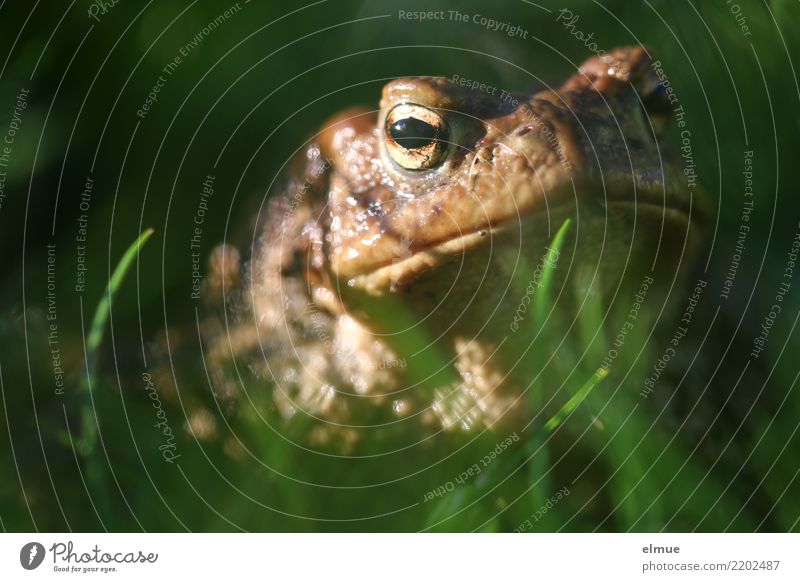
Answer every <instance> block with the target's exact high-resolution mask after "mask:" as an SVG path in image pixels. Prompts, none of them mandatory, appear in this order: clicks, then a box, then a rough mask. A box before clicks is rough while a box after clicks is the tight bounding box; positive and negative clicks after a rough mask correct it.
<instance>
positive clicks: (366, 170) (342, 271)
mask: <svg viewBox="0 0 800 582" xmlns="http://www.w3.org/2000/svg"><path fill="white" fill-rule="evenodd" d="M670 114H671V111H670V107H669V103H667V102H666V100H665V95H664V94H663V87H662V86H661V85H659V82H658V78H657V77H656V76H655V74H654V72H653V71H652V69H651V59H650V56H649V54H648V51H647V50H646V49H645V48H644V47H639V46H637V47H626V48H619V49H616V50H614V51H611V52H609V53H606V54H604V55H602V56H598V57H593V58H590V59H589V60H588V61H586V62H585V63H584V64H583V65H582V66H581V67H580V69H579V70H578V71H577V73H576V74H575V75H573V76H572V77H570V78H569V79H567V81H566V82H565V83H564V84H563V85H561V86H560V87H555V88H549V89H546V90H542V91H539V92H536V93H535V94H533V95H527V96H522V95H520V96H517V97H513V98H511V97H509V96H504V98H502V99H501V98H499V97H498V96H496V95H490V94H486V93H481V92H479V91H476V90H473V89H470V88H464V87H461V86H460V85H459V84H458V83H454V82H453V81H451V80H449V79H446V78H434V77H423V78H403V79H396V80H393V81H391V82H390V83H388V84H387V85H386V86H385V87H384V88H383V94H382V98H381V100H380V109H379V110H378V111H377V112H376V111H374V110H370V109H369V108H367V109H351V110H347V111H344V112H342V113H340V114H339V115H337V116H335V117H334V118H333V119H332V120H331V121H329V122H328V123H326V124H325V125H324V127H323V128H322V130H321V131H320V132H319V133H318V134H317V135H316V136H314V138H313V139H311V140H310V141H309V142H308V144H307V146H306V147H305V148H304V149H303V150H302V151H301V152H300V154H299V155H298V156H296V159H294V161H293V162H292V164H293V165H292V167H291V169H290V171H289V172H288V177H287V179H286V184H285V187H284V189H283V191H282V193H281V194H280V195H277V196H271V197H270V199H269V201H268V204H267V207H266V211H265V213H264V218H263V220H261V221H260V224H261V226H260V227H259V228H258V233H259V236H258V237H257V238H256V239H255V240H254V241H253V243H252V245H251V249H250V253H249V255H250V259H249V260H248V261H247V262H246V263H245V266H242V267H240V266H239V252H238V251H237V250H235V249H233V248H232V247H230V246H221V247H219V248H218V249H216V250H215V252H214V254H213V256H212V258H211V265H212V268H211V272H210V275H209V277H208V279H207V281H206V294H207V296H208V297H218V296H223V299H222V300H223V302H224V310H223V311H222V312H221V313H223V317H220V318H218V319H216V320H214V322H212V323H209V324H207V325H206V326H205V332H206V347H207V354H208V355H207V357H208V360H209V362H210V367H211V368H212V370H213V375H214V377H215V383H216V385H217V388H218V390H219V391H220V393H221V394H223V395H226V394H227V395H234V394H236V393H237V391H240V390H241V388H242V385H241V382H242V377H243V374H250V375H252V376H253V379H254V381H253V382H252V383H249V387H253V386H256V387H263V390H264V392H267V391H268V392H269V394H270V398H271V399H273V401H274V405H275V407H277V409H278V410H279V411H280V413H281V414H282V415H283V416H285V417H286V418H292V417H295V416H297V415H302V416H304V417H307V418H311V419H313V422H314V423H315V424H316V425H317V428H315V429H313V430H312V431H311V434H312V435H314V436H312V438H311V440H312V441H314V440H315V441H317V442H325V441H326V440H330V439H332V438H341V437H342V435H343V434H348V431H349V434H350V435H351V436H352V437H353V438H356V436H357V434H358V433H359V430H360V429H362V430H363V428H364V427H378V426H386V425H390V424H392V423H405V422H410V421H414V422H419V425H420V426H426V427H429V428H430V430H443V429H449V430H472V429H475V428H477V427H497V426H502V425H504V424H507V423H509V422H512V423H518V422H520V421H524V420H525V419H527V418H529V417H530V416H531V415H532V414H533V413H535V412H536V411H535V410H532V409H531V404H530V402H531V400H530V399H528V398H526V397H525V392H526V390H528V389H529V388H530V381H531V377H530V369H529V368H526V367H525V366H521V365H520V362H521V361H522V360H523V359H524V358H525V357H526V353H527V352H526V350H527V349H529V347H530V345H529V344H530V342H529V341H528V340H527V339H525V338H524V336H523V335H522V334H519V333H516V334H515V330H514V328H513V326H512V325H511V324H512V323H513V320H514V314H515V312H518V311H519V308H520V305H524V304H525V293H526V292H525V289H532V290H534V291H536V290H538V289H539V287H540V285H539V283H540V280H536V281H535V282H536V284H535V285H531V284H529V280H530V281H533V279H531V273H533V272H534V269H535V266H536V265H542V264H543V257H545V255H547V253H548V252H549V255H548V256H549V258H548V259H547V261H546V263H547V264H548V265H549V266H550V267H552V269H551V272H552V273H553V275H552V279H553V280H552V281H550V285H551V286H552V291H551V292H552V294H553V295H560V294H563V293H562V291H564V290H566V289H567V288H568V286H567V282H568V281H570V280H572V279H574V278H576V277H578V276H579V275H580V276H584V275H586V274H587V273H588V278H587V280H588V281H590V282H591V283H592V284H591V285H590V287H591V288H592V289H594V290H595V291H596V292H597V293H600V294H601V295H602V296H603V297H604V298H606V301H607V302H608V301H613V300H614V298H615V297H619V296H620V295H621V294H622V293H623V291H622V290H624V289H625V288H626V287H625V282H626V281H627V280H635V281H636V285H637V286H638V285H639V282H640V281H641V274H642V273H647V272H656V273H658V274H659V281H658V282H657V283H658V284H661V285H663V286H664V287H667V286H669V283H670V282H671V281H672V280H673V279H674V277H675V274H676V273H677V272H678V270H679V267H680V264H681V263H682V262H685V256H686V255H687V253H689V252H690V249H691V244H692V243H691V241H692V240H694V238H696V237H695V236H694V235H693V232H694V231H696V230H697V228H696V227H695V228H692V226H693V225H694V224H695V223H696V222H697V217H698V212H697V210H696V206H697V205H696V204H695V210H694V211H693V204H692V203H693V200H692V195H691V194H690V192H689V190H688V189H687V188H686V181H685V179H684V177H683V175H682V173H681V171H680V168H679V167H678V166H677V164H676V163H675V162H674V160H673V158H672V156H671V155H670V154H669V153H667V151H668V150H669V147H668V146H667V145H666V142H665V140H664V139H663V134H664V130H665V127H666V126H667V125H668V121H669V117H670ZM568 219H569V222H568V223H567V226H568V228H563V229H562V227H564V225H565V223H566V221H567V220H568ZM559 230H563V232H564V233H565V240H564V241H563V244H562V245H561V247H560V248H559V249H555V248H554V247H553V239H554V237H555V235H556V233H557V232H558V231H559ZM548 249H549V251H548ZM556 259H557V260H556ZM520 279H521V280H522V283H521V285H520V283H519V281H520ZM526 284H527V286H526ZM629 297H630V296H629V295H628V296H627V298H628V299H629ZM528 299H529V300H530V298H528ZM626 300H627V299H626ZM566 305H567V306H566V307H563V306H562V307H559V308H562V309H569V308H570V307H568V305H569V304H566ZM532 317H533V314H532V313H531V312H530V311H528V312H527V313H526V316H525V318H524V319H526V320H527V321H530V319H531V318H532ZM517 323H519V319H518V320H517ZM231 364H235V370H236V372H235V373H234V372H232V371H231V370H232V367H231ZM531 389H535V387H534V388H531ZM249 397H250V398H253V399H255V398H259V397H261V396H258V395H255V394H252V393H251V394H249ZM406 426H407V425H406ZM333 435H337V436H336V437H334V436H333Z"/></svg>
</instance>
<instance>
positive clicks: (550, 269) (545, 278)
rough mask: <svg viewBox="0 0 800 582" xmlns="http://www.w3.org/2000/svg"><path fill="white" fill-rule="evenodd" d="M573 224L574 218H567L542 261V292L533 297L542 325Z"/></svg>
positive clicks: (537, 319)
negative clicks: (563, 250)
mask: <svg viewBox="0 0 800 582" xmlns="http://www.w3.org/2000/svg"><path fill="white" fill-rule="evenodd" d="M571 226H572V219H571V218H567V219H566V220H565V221H564V223H563V224H562V225H561V227H560V228H559V229H558V232H556V235H555V236H554V237H553V242H551V243H550V247H549V248H548V249H547V253H546V254H545V256H544V260H543V261H542V263H543V264H542V278H541V281H540V282H539V284H540V292H539V293H537V294H536V295H535V297H534V298H533V314H534V319H535V320H536V321H537V322H539V325H540V326H541V325H542V322H543V321H544V319H545V315H546V314H547V310H548V308H549V306H550V305H551V298H550V296H551V295H552V293H551V291H552V286H553V277H554V276H555V271H556V264H557V263H558V258H559V255H560V254H561V248H562V247H563V246H564V241H565V240H566V238H567V233H568V232H569V229H570V227H571Z"/></svg>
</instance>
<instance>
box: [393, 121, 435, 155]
mask: <svg viewBox="0 0 800 582" xmlns="http://www.w3.org/2000/svg"><path fill="white" fill-rule="evenodd" d="M389 136H390V137H391V138H392V139H393V140H394V141H395V142H397V143H398V144H399V145H401V146H402V147H404V148H405V149H407V150H415V149H417V148H424V147H425V146H428V145H430V144H432V143H433V142H434V141H436V127H434V126H433V125H431V124H430V123H426V122H424V121H422V120H421V119H417V118H416V117H406V118H405V119H401V120H399V121H395V122H394V123H393V124H392V125H390V126H389Z"/></svg>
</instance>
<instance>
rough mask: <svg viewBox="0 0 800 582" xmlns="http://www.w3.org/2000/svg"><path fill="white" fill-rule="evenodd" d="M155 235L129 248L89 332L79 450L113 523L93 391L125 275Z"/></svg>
mask: <svg viewBox="0 0 800 582" xmlns="http://www.w3.org/2000/svg"><path fill="white" fill-rule="evenodd" d="M152 234H153V230H152V229H148V230H146V231H145V232H143V233H142V234H141V236H139V238H137V239H136V240H135V241H134V242H133V244H131V246H129V247H128V250H127V251H125V254H124V255H123V256H122V258H121V259H120V261H119V263H117V266H116V268H115V269H114V272H113V274H112V275H111V278H110V279H109V280H108V285H107V286H106V290H105V292H104V294H103V297H102V298H101V299H100V302H99V303H98V305H97V309H96V310H95V312H94V318H93V319H92V325H91V328H90V329H89V336H88V339H87V341H86V370H85V373H84V375H83V378H82V379H81V383H80V387H79V398H80V400H81V413H80V418H81V433H80V439H79V441H78V444H77V449H78V452H79V453H80V455H81V456H82V457H83V458H84V459H85V462H86V478H87V482H88V483H89V484H90V485H91V489H92V492H93V493H94V494H95V495H96V496H97V498H98V503H99V505H100V507H101V508H102V510H103V513H104V515H106V516H107V518H108V519H109V520H110V519H111V515H112V514H111V504H110V503H109V500H108V487H107V484H108V480H107V474H106V473H107V467H106V465H105V464H104V461H103V460H102V459H100V457H99V456H98V455H97V454H96V448H97V418H96V417H95V409H96V407H95V402H94V398H93V396H92V391H93V390H94V389H95V388H96V387H97V351H98V349H99V348H100V345H101V344H102V342H103V335H104V332H105V326H106V322H107V320H108V315H109V313H110V311H111V302H112V300H113V297H114V295H115V294H116V292H117V291H118V290H119V288H120V287H121V285H122V281H123V280H124V278H125V274H126V273H127V272H128V269H129V268H130V266H131V264H132V263H133V261H134V259H135V258H136V257H138V256H139V251H140V250H141V248H142V246H144V244H145V243H146V242H147V239H149V238H150V236H151V235H152Z"/></svg>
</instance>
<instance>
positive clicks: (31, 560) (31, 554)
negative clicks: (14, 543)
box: [19, 542, 45, 570]
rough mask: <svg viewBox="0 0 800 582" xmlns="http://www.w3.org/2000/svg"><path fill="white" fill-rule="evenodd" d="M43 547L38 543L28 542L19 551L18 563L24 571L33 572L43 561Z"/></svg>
mask: <svg viewBox="0 0 800 582" xmlns="http://www.w3.org/2000/svg"><path fill="white" fill-rule="evenodd" d="M44 554H45V551H44V546H43V545H42V544H40V543H39V542H30V543H27V544H25V545H24V546H22V549H21V550H20V551H19V563H20V564H22V567H23V568H25V569H26V570H35V569H36V568H38V567H39V566H41V565H42V562H43V561H44Z"/></svg>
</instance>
